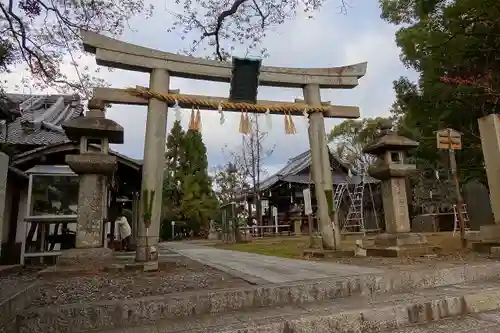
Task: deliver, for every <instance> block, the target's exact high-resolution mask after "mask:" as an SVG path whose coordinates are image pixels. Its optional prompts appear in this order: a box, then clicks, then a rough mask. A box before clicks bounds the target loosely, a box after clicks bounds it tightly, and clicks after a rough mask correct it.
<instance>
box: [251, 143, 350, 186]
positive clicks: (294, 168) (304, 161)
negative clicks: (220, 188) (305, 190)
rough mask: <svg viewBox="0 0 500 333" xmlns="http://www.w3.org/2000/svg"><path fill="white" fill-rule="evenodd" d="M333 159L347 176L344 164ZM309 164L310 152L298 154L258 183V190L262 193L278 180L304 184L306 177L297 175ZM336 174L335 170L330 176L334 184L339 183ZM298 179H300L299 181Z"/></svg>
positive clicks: (346, 168)
mask: <svg viewBox="0 0 500 333" xmlns="http://www.w3.org/2000/svg"><path fill="white" fill-rule="evenodd" d="M333 158H334V160H335V161H336V162H337V163H336V164H338V166H339V168H340V169H342V170H343V171H344V172H345V173H346V174H347V172H348V171H347V170H348V167H347V166H346V165H345V164H344V163H342V162H341V161H339V160H338V159H337V158H336V157H333ZM310 164H311V151H310V150H307V151H305V152H303V153H302V154H299V155H297V156H295V157H292V158H291V159H289V160H288V163H287V164H286V165H285V167H283V169H281V170H280V171H278V172H277V173H275V174H274V175H272V176H270V177H268V178H267V179H265V180H264V181H262V182H260V184H259V189H260V190H262V191H263V190H266V189H268V188H270V187H271V186H273V185H274V184H276V183H277V182H278V181H280V180H283V181H287V180H288V181H290V182H298V183H304V182H305V181H306V179H305V178H308V176H303V175H300V176H299V173H300V172H302V171H303V170H305V169H306V168H307V167H309V165H310ZM337 173H338V171H337V172H336V170H333V171H332V176H333V177H334V179H333V180H334V183H335V181H340V180H338V178H339V176H340V175H338V174H337ZM298 178H301V179H300V180H299V179H298ZM308 182H309V179H307V183H308Z"/></svg>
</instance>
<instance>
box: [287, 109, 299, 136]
mask: <svg viewBox="0 0 500 333" xmlns="http://www.w3.org/2000/svg"><path fill="white" fill-rule="evenodd" d="M288 123H289V124H290V134H297V129H296V128H295V124H294V123H293V119H292V115H291V114H290V113H289V114H288Z"/></svg>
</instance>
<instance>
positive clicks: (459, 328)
mask: <svg viewBox="0 0 500 333" xmlns="http://www.w3.org/2000/svg"><path fill="white" fill-rule="evenodd" d="M475 332H478V333H500V312H499V311H492V312H486V313H479V314H473V315H469V316H465V317H460V318H448V319H445V320H440V321H438V322H435V323H431V324H423V325H416V326H409V327H405V328H400V329H396V330H391V331H387V332H384V333H475Z"/></svg>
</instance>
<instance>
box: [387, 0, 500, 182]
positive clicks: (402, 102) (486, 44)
mask: <svg viewBox="0 0 500 333" xmlns="http://www.w3.org/2000/svg"><path fill="white" fill-rule="evenodd" d="M380 4H381V8H382V17H383V18H384V19H385V20H387V21H389V22H391V23H394V24H397V25H400V26H401V28H400V29H399V31H398V32H397V34H396V41H397V43H398V45H399V46H400V47H401V50H402V54H401V59H402V61H403V63H404V64H405V65H406V66H408V67H410V68H413V69H415V70H416V71H417V72H419V73H420V77H419V80H418V82H417V83H412V82H410V81H409V80H408V79H406V78H401V79H399V80H398V81H395V83H394V86H395V90H396V95H397V100H396V102H395V104H394V107H393V110H392V111H393V113H394V115H395V116H397V117H398V125H399V127H400V130H401V131H402V133H405V134H408V135H411V136H412V137H413V138H414V139H416V140H418V141H419V142H420V144H421V145H420V147H419V148H418V149H417V150H416V153H415V158H416V159H419V160H426V161H429V162H431V163H432V164H435V165H437V164H438V163H439V162H440V161H442V160H445V157H444V156H443V152H439V151H438V150H437V149H436V141H435V131H436V130H438V129H440V128H446V127H451V128H454V129H456V130H458V131H460V132H462V133H463V149H462V150H461V151H459V152H457V162H458V166H459V171H460V173H461V177H462V178H465V179H467V178H471V177H473V178H478V179H480V180H483V181H484V179H485V173H484V168H483V158H482V152H481V146H480V137H479V130H478V123H477V118H479V117H481V116H483V115H486V114H490V113H493V112H496V110H497V102H498V96H495V94H493V93H492V92H495V91H496V92H498V91H499V89H498V87H499V85H500V81H499V80H498V76H497V77H495V76H493V75H491V73H497V72H498V71H499V69H500V39H499V38H498V35H499V33H500V6H499V4H498V1H495V0H455V1H445V0H434V1H425V0H415V1H407V0H397V1H395V0H380ZM450 78H462V79H469V78H473V79H474V81H475V82H477V83H478V84H474V85H470V84H451V83H450V82H449V79H450Z"/></svg>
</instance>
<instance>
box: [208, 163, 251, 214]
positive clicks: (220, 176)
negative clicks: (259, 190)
mask: <svg viewBox="0 0 500 333" xmlns="http://www.w3.org/2000/svg"><path fill="white" fill-rule="evenodd" d="M214 185H215V193H216V196H217V200H218V201H219V204H221V205H223V204H227V203H229V202H231V201H233V200H234V197H235V195H237V194H239V193H240V192H242V191H246V190H248V189H249V187H250V186H249V184H248V181H247V177H246V175H245V174H244V173H243V172H242V170H241V169H238V168H236V165H235V164H234V163H231V162H228V163H227V164H226V165H223V166H218V167H216V168H215V170H214Z"/></svg>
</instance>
